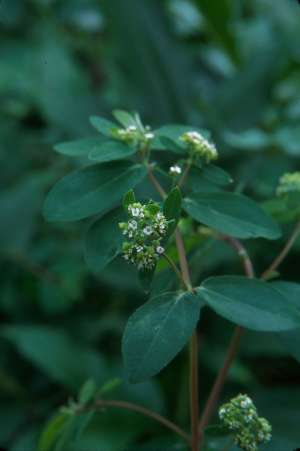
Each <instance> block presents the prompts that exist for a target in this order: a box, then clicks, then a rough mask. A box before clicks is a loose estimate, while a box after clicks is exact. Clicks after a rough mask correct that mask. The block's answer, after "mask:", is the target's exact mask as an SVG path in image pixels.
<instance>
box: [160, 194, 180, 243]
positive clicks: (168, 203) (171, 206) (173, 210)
mask: <svg viewBox="0 0 300 451" xmlns="http://www.w3.org/2000/svg"><path fill="white" fill-rule="evenodd" d="M181 200H182V197H181V192H180V189H179V188H178V187H177V186H176V187H175V188H173V189H172V191H170V193H169V194H168V196H167V197H166V199H165V201H164V205H163V212H164V215H165V217H166V218H167V220H168V221H170V220H172V219H173V220H174V222H172V224H170V225H169V228H168V235H169V236H170V235H171V234H172V233H173V232H174V230H175V229H176V226H177V224H178V221H179V219H180V215H181Z"/></svg>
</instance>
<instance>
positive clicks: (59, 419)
mask: <svg viewBox="0 0 300 451" xmlns="http://www.w3.org/2000/svg"><path fill="white" fill-rule="evenodd" d="M68 420H69V415H67V414H65V413H58V414H57V415H55V416H54V417H53V418H52V419H51V420H50V421H49V422H48V424H47V426H46V428H45V429H44V430H43V432H42V435H41V437H40V440H39V443H38V446H37V451H52V450H53V449H54V446H55V444H56V443H57V441H58V439H59V438H60V437H61V435H62V434H63V431H64V428H65V426H66V424H67V422H68Z"/></svg>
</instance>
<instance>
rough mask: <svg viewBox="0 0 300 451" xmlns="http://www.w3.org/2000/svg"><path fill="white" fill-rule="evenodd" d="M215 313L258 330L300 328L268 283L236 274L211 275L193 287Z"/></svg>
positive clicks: (297, 318) (298, 317) (299, 321)
mask: <svg viewBox="0 0 300 451" xmlns="http://www.w3.org/2000/svg"><path fill="white" fill-rule="evenodd" d="M197 292H198V294H199V295H200V296H201V297H202V298H203V299H204V301H205V302H206V303H207V305H209V306H210V307H211V308H212V309H213V310H215V312H217V313H218V314H219V315H220V316H223V317H224V318H226V319H228V320H229V321H232V322H233V323H235V324H239V325H240V326H243V327H246V328H248V329H253V330H257V331H262V332H271V331H278V332H279V331H284V330H290V329H295V328H297V327H300V314H299V312H298V311H297V310H296V309H295V308H293V307H292V306H290V305H289V304H288V303H287V302H286V300H285V298H284V297H283V296H282V295H281V293H280V292H279V291H278V290H277V289H276V288H274V287H273V286H272V285H271V284H268V283H266V282H263V281H261V280H257V279H249V278H246V277H240V276H218V277H211V278H209V279H207V280H205V281H204V282H203V284H202V285H201V287H200V288H198V290H197Z"/></svg>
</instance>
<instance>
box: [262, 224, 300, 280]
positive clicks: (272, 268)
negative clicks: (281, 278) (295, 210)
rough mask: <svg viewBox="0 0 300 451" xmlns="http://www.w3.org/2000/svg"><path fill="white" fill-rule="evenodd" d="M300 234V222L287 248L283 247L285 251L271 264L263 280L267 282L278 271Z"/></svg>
mask: <svg viewBox="0 0 300 451" xmlns="http://www.w3.org/2000/svg"><path fill="white" fill-rule="evenodd" d="M299 233H300V220H299V221H298V222H297V223H296V225H295V227H294V229H293V231H292V234H291V236H290V238H289V239H288V241H287V242H286V244H285V246H284V247H283V249H282V250H281V252H280V253H279V254H278V255H277V257H276V258H275V260H274V261H273V262H272V263H271V265H270V266H269V268H267V269H266V270H265V271H264V272H263V273H262V275H261V278H262V279H264V280H266V279H268V278H269V277H270V275H271V274H272V273H273V272H274V271H276V269H277V268H278V266H279V265H280V264H281V263H282V262H283V260H284V259H285V257H286V256H287V254H288V253H289V251H290V250H291V248H292V246H293V244H294V243H295V241H296V239H297V237H298V235H299Z"/></svg>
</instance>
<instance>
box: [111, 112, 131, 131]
mask: <svg viewBox="0 0 300 451" xmlns="http://www.w3.org/2000/svg"><path fill="white" fill-rule="evenodd" d="M113 116H114V117H115V118H116V119H117V121H119V122H120V124H121V125H123V127H125V128H127V127H130V126H131V125H135V126H137V123H136V120H135V118H134V117H133V116H132V115H131V114H130V113H128V112H127V111H124V110H114V111H113Z"/></svg>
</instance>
